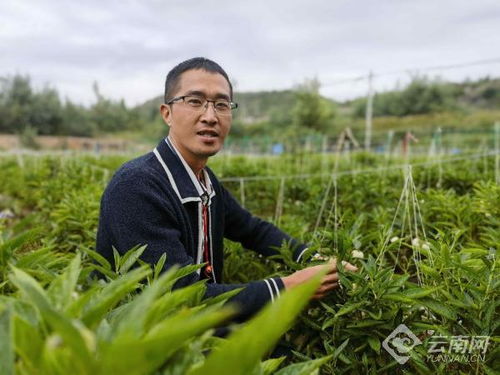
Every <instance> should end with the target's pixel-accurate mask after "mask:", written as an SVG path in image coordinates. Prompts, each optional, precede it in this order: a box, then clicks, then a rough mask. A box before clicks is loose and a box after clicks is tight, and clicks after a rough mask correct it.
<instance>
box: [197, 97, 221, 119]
mask: <svg viewBox="0 0 500 375" xmlns="http://www.w3.org/2000/svg"><path fill="white" fill-rule="evenodd" d="M201 117H202V118H201V120H202V121H205V122H208V123H216V122H217V121H218V120H219V118H218V117H217V112H216V111H215V103H214V102H207V104H205V110H204V111H203V113H202V115H201Z"/></svg>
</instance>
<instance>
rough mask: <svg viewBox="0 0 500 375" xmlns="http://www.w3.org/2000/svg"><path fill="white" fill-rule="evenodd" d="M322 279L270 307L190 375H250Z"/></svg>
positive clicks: (299, 289) (296, 288) (285, 296)
mask: <svg viewBox="0 0 500 375" xmlns="http://www.w3.org/2000/svg"><path fill="white" fill-rule="evenodd" d="M320 276H322V275H318V277H316V278H315V279H314V280H311V281H310V282H308V283H306V284H303V285H300V286H297V287H295V288H294V289H292V290H289V291H286V292H284V293H283V294H282V297H281V298H279V299H278V300H276V301H275V302H274V303H273V304H268V305H267V306H266V307H265V308H264V309H263V310H262V311H261V312H259V313H258V314H257V316H256V317H254V318H253V319H251V320H250V321H249V322H248V323H246V324H245V325H244V326H243V328H242V329H240V330H239V331H237V332H235V333H233V334H232V335H230V336H229V338H228V340H227V341H225V342H223V343H222V344H221V345H220V346H219V348H218V349H217V350H214V351H213V352H212V353H210V355H209V356H208V358H207V360H206V361H205V363H204V364H203V365H202V366H200V367H198V368H196V369H194V370H193V371H191V372H190V373H189V374H190V375H202V374H203V375H219V374H232V375H238V374H241V375H246V374H248V373H250V372H251V371H252V370H253V369H254V368H255V367H256V365H257V364H258V363H259V361H260V359H261V358H262V356H263V355H264V354H265V353H267V352H268V351H270V350H271V349H272V348H273V346H274V345H275V343H276V342H277V341H278V339H279V338H280V336H281V335H282V334H283V333H284V332H285V331H286V330H287V329H288V328H289V327H290V326H291V324H292V322H293V321H294V320H295V318H296V316H297V315H298V313H299V312H300V311H301V310H302V309H303V308H304V307H305V305H306V304H307V303H308V302H309V299H310V297H311V296H312V294H313V293H314V291H315V290H316V289H317V287H318V285H319V282H320V278H319V277H320Z"/></svg>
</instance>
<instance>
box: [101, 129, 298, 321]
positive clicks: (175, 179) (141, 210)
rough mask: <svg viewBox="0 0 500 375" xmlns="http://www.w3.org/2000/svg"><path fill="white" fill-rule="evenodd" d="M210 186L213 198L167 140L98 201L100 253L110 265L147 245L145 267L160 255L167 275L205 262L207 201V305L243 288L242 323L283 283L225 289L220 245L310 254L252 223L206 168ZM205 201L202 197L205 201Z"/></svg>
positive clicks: (132, 164) (185, 281) (123, 172)
mask: <svg viewBox="0 0 500 375" xmlns="http://www.w3.org/2000/svg"><path fill="white" fill-rule="evenodd" d="M205 171H206V172H205V173H206V174H205V180H206V181H207V182H208V185H209V186H211V189H209V194H206V192H205V191H204V190H203V189H202V188H201V185H200V184H199V182H198V180H197V179H196V177H195V176H194V173H193V172H192V170H191V169H190V168H189V166H188V165H187V164H186V162H185V161H184V160H183V159H182V157H181V156H180V154H179V153H178V152H177V150H176V149H175V147H174V146H173V145H172V143H171V142H170V140H169V139H168V138H166V139H165V140H162V141H161V142H160V143H159V145H158V146H157V148H155V150H154V151H153V152H150V153H148V154H146V155H143V156H141V157H139V158H137V159H134V160H131V161H129V162H127V163H125V164H124V165H123V166H122V167H121V168H120V169H119V170H118V171H117V172H116V173H115V175H114V176H113V178H112V179H111V181H110V183H109V185H108V186H107V188H106V190H105V191H104V194H103V196H102V200H101V211H100V218H99V229H98V233H97V244H96V248H97V251H98V252H99V253H100V254H101V255H103V256H104V257H105V258H106V259H107V260H108V261H109V262H110V263H111V264H113V263H114V258H113V251H112V247H115V248H116V249H117V250H118V252H119V253H121V254H123V253H125V252H126V251H127V250H129V249H131V248H132V247H134V246H136V245H144V244H147V248H146V250H145V251H144V253H143V254H142V256H141V259H142V260H144V261H145V262H147V263H150V264H152V265H153V264H155V263H156V262H157V261H158V260H159V259H160V257H161V256H162V254H163V253H166V255H167V259H166V262H165V265H164V270H166V269H168V268H170V267H172V266H173V265H174V264H177V265H180V266H185V265H189V264H198V263H201V262H203V258H202V235H201V236H200V231H201V233H203V232H202V230H203V229H202V228H201V207H202V206H201V205H202V198H203V199H207V200H208V202H209V203H208V204H209V207H208V208H209V215H210V216H209V217H210V220H209V222H210V227H209V245H210V247H209V250H210V258H211V264H212V268H213V274H212V279H213V280H215V281H214V282H211V283H208V284H207V290H206V294H205V297H213V296H216V295H218V294H221V293H224V292H227V291H230V290H233V289H236V288H241V287H244V289H243V290H242V291H241V292H240V293H239V294H238V295H236V296H235V297H233V298H232V299H231V301H232V302H235V303H237V304H238V305H240V308H241V314H242V315H241V316H250V315H252V314H253V313H255V312H256V311H258V310H259V309H260V308H261V307H262V306H263V305H265V304H266V303H267V302H268V301H269V300H272V301H274V299H275V298H277V297H278V296H279V291H280V290H281V289H283V287H284V286H283V282H282V280H281V278H279V277H276V278H269V279H265V280H260V281H254V282H251V283H248V284H243V285H239V284H223V283H222V269H223V238H224V237H226V238H228V239H230V240H232V241H238V242H241V244H242V245H243V246H244V247H245V248H247V249H252V250H254V251H257V252H258V253H260V254H263V255H265V256H269V255H273V254H276V253H277V252H276V250H274V249H273V247H280V246H281V245H282V244H283V242H284V241H289V242H290V243H291V245H292V248H293V249H294V258H295V259H298V258H299V257H300V255H301V254H302V252H303V250H304V249H305V247H306V246H305V245H301V244H299V243H298V242H297V241H295V240H294V239H292V238H290V237H289V236H288V235H286V234H285V233H283V232H282V231H280V230H279V229H278V228H276V227H275V226H274V225H272V224H270V223H268V222H266V221H264V220H261V219H259V218H257V217H255V216H252V215H251V214H250V213H249V212H248V211H247V210H245V209H244V208H242V207H241V206H240V205H239V204H238V202H237V201H236V200H235V199H234V198H233V196H232V195H231V194H230V193H229V192H228V191H227V190H226V189H225V188H224V187H223V186H222V185H221V184H220V183H219V182H218V181H217V178H216V177H215V175H214V174H213V172H212V171H211V170H210V169H209V168H205ZM204 195H205V196H204ZM199 279H200V273H199V272H198V273H192V274H190V275H188V276H186V277H184V278H182V279H181V280H179V281H178V282H177V283H176V285H175V288H179V287H183V286H186V285H189V284H192V283H194V282H196V281H198V280H199Z"/></svg>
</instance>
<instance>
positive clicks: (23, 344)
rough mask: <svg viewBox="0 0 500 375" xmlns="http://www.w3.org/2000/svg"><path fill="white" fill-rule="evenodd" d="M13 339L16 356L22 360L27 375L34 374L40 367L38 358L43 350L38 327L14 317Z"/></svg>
mask: <svg viewBox="0 0 500 375" xmlns="http://www.w3.org/2000/svg"><path fill="white" fill-rule="evenodd" d="M13 327H14V332H15V335H14V339H15V346H16V354H17V355H18V356H19V357H21V358H22V361H23V365H24V366H26V367H27V370H30V369H31V371H28V373H36V369H38V368H39V367H40V356H41V353H42V348H43V339H42V336H41V331H40V328H39V327H38V325H32V324H31V323H29V322H27V321H26V320H24V319H23V318H21V317H19V316H17V315H14V319H13Z"/></svg>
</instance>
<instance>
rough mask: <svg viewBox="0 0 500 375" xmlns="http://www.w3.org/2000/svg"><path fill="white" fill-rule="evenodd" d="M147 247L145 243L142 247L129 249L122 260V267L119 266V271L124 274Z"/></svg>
mask: <svg viewBox="0 0 500 375" xmlns="http://www.w3.org/2000/svg"><path fill="white" fill-rule="evenodd" d="M146 247H147V245H143V246H141V247H138V248H134V249H132V250H129V251H127V253H126V254H125V255H124V256H123V257H122V258H121V260H120V267H119V268H118V272H119V273H121V274H122V275H123V274H125V273H127V272H128V270H129V269H130V268H131V267H132V266H133V265H134V264H135V263H136V262H137V260H138V259H139V257H140V256H141V255H142V253H143V252H144V250H146Z"/></svg>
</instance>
